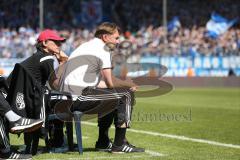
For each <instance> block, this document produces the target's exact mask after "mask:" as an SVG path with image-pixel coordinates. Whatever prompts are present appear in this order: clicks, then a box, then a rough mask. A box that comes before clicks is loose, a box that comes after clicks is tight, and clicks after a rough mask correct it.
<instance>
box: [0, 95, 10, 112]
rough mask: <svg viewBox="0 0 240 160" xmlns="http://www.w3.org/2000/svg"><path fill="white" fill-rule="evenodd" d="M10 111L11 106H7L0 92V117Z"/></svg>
mask: <svg viewBox="0 0 240 160" xmlns="http://www.w3.org/2000/svg"><path fill="white" fill-rule="evenodd" d="M10 110H11V106H10V105H9V104H8V102H7V101H6V99H5V97H4V96H3V94H2V92H1V91H0V116H4V115H5V114H6V113H7V112H8V111H10Z"/></svg>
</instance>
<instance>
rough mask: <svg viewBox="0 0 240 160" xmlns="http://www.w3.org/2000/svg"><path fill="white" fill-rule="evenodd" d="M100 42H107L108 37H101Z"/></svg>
mask: <svg viewBox="0 0 240 160" xmlns="http://www.w3.org/2000/svg"><path fill="white" fill-rule="evenodd" d="M102 40H103V42H107V40H108V36H107V35H106V34H104V35H102Z"/></svg>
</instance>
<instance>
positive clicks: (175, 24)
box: [167, 17, 181, 32]
mask: <svg viewBox="0 0 240 160" xmlns="http://www.w3.org/2000/svg"><path fill="white" fill-rule="evenodd" d="M180 27H181V23H180V21H179V18H178V17H173V19H172V20H171V21H170V22H169V23H168V25H167V30H168V32H176V31H178V29H179V28H180Z"/></svg>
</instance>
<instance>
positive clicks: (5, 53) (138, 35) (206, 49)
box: [0, 0, 240, 58]
mask: <svg viewBox="0 0 240 160" xmlns="http://www.w3.org/2000/svg"><path fill="white" fill-rule="evenodd" d="M44 2H45V8H44V11H45V27H46V28H52V29H58V30H59V31H60V33H61V34H62V35H63V36H65V37H66V38H67V42H66V43H65V44H64V45H63V46H62V48H63V50H64V51H65V53H67V54H70V53H71V52H72V51H73V49H74V48H76V47H77V46H78V45H80V44H82V43H84V42H86V41H88V40H89V39H91V38H92V37H93V33H94V31H92V30H89V29H86V28H84V27H83V26H81V23H80V21H79V19H78V18H79V14H80V13H81V3H80V1H79V0H63V1H58V0H49V1H44ZM106 2H111V3H110V4H111V5H112V10H111V9H110V6H109V3H106ZM167 3H168V20H171V19H172V18H173V17H174V16H176V15H177V16H178V17H179V20H180V22H181V26H180V27H179V29H178V30H177V31H174V32H171V33H168V34H167V33H166V32H165V29H164V27H163V26H161V22H162V1H156V0H138V1H137V3H136V0H126V1H124V3H123V2H122V1H120V0H112V1H109V0H103V3H102V4H103V8H105V9H109V11H108V13H109V14H112V18H113V20H114V21H116V22H117V23H119V24H121V25H122V26H123V28H125V29H124V30H123V31H124V34H123V36H124V37H121V40H123V39H124V38H125V39H127V40H129V41H131V42H132V43H133V44H132V46H131V47H132V49H131V53H132V54H135V55H138V56H141V55H153V54H154V55H174V56H178V55H181V56H192V57H195V56H199V55H240V29H239V27H236V25H235V27H233V28H231V29H230V30H228V31H227V32H226V33H224V34H223V35H221V36H220V37H219V38H218V39H215V40H214V39H209V38H206V37H205V32H206V27H205V25H206V23H207V21H208V20H209V18H210V15H211V13H212V12H213V11H216V12H218V13H220V14H222V15H224V16H225V17H227V18H229V19H233V18H236V17H238V16H239V6H240V1H237V0H232V1H228V0H218V1H216V0H212V1H201V0H194V1H192V0H168V1H167ZM13 5H14V6H15V7H12V6H13ZM38 7H39V6H38V0H27V1H16V0H8V1H7V0H3V1H0V19H1V20H0V58H26V57H29V56H30V54H31V53H33V50H34V45H35V39H36V37H37V35H38V33H39V30H38V28H37V26H38V20H39V19H38V14H39V11H38ZM203 8H204V9H203ZM111 12H112V13H111ZM16 13H18V14H16ZM109 17H110V16H109Z"/></svg>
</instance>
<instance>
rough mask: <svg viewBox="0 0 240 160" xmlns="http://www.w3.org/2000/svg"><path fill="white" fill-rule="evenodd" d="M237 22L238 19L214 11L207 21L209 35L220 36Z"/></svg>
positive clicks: (212, 36)
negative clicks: (225, 16)
mask: <svg viewBox="0 0 240 160" xmlns="http://www.w3.org/2000/svg"><path fill="white" fill-rule="evenodd" d="M236 22H237V19H233V20H228V19H226V18H224V17H222V16H221V15H219V14H216V13H212V15H211V19H210V20H209V21H208V22H207V25H206V28H207V36H208V37H211V38H218V36H219V35H221V34H223V33H225V32H226V31H227V30H228V29H229V28H230V27H231V26H233V25H234V24H235V23H236Z"/></svg>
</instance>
